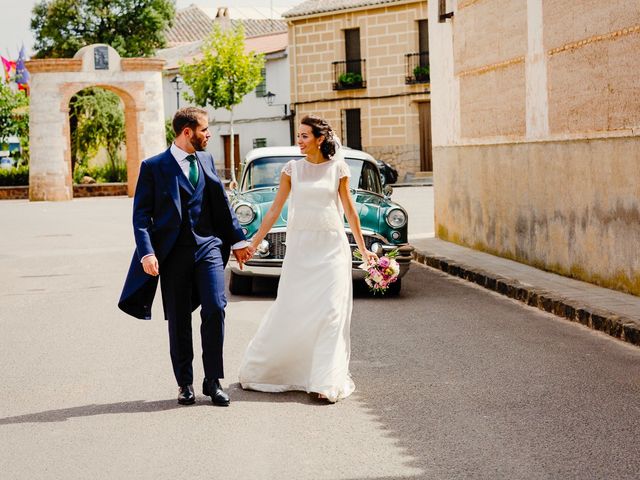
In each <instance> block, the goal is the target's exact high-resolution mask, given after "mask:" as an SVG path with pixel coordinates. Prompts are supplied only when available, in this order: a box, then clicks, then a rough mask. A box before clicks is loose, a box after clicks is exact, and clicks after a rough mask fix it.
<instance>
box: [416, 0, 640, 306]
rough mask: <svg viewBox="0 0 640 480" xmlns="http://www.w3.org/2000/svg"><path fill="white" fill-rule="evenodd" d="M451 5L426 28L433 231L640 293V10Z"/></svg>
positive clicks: (587, 5) (476, 1)
mask: <svg viewBox="0 0 640 480" xmlns="http://www.w3.org/2000/svg"><path fill="white" fill-rule="evenodd" d="M515 4H519V7H518V9H514V8H513V7H514V5H515ZM456 5H457V6H456V7H455V9H454V17H453V19H452V20H448V21H447V22H446V23H438V24H436V25H433V24H432V27H431V28H430V44H431V45H432V52H433V54H432V62H431V64H432V77H431V78H432V91H433V96H432V123H433V129H434V139H433V140H434V152H433V156H434V184H435V215H436V218H435V222H436V234H437V235H438V236H439V237H440V238H443V239H445V240H449V241H453V242H456V243H459V244H463V245H467V246H470V247H472V248H476V249H480V250H483V251H487V252H490V253H493V254H496V255H501V256H505V257H508V258H512V259H515V260H517V261H521V262H524V263H528V264H531V265H534V266H536V267H539V268H542V269H546V270H550V271H554V272H557V273H560V274H563V275H568V276H572V277H575V278H578V279H582V280H586V281H590V282H594V283H597V284H600V285H603V286H606V287H609V288H614V289H619V290H622V291H626V292H630V293H634V294H636V295H640V255H638V253H637V245H639V244H640V136H639V135H640V80H639V79H638V75H637V72H638V71H640V56H638V55H637V52H638V51H639V49H640V4H639V3H638V2H637V1H635V0H629V1H627V0H620V1H616V2H598V1H595V0H577V1H575V2H565V1H560V0H527V1H526V2H525V1H523V2H505V1H503V0H459V1H458V2H457V4H456ZM437 13H438V6H437V2H430V4H429V15H430V16H431V17H432V18H433V17H434V16H435V15H437ZM514 26H517V28H514ZM483 31H484V33H485V34H486V36H487V37H488V38H487V39H485V38H483V37H482V35H481V32H483ZM436 45H437V46H438V47H437V48H436V47H435V46H436Z"/></svg>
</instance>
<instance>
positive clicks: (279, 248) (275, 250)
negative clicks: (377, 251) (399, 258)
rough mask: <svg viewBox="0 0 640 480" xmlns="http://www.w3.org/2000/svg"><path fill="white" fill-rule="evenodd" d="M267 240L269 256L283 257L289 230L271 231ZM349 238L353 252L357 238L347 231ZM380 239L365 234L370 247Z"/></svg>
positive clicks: (366, 242) (365, 240)
mask: <svg viewBox="0 0 640 480" xmlns="http://www.w3.org/2000/svg"><path fill="white" fill-rule="evenodd" d="M266 240H267V241H268V242H269V245H270V247H269V258H275V259H280V260H281V259H283V258H284V253H285V251H286V249H287V245H286V243H287V232H270V233H267V236H266ZM347 240H348V241H349V243H350V244H351V252H352V253H353V251H354V250H355V249H356V248H357V247H356V246H355V244H356V240H355V238H354V236H353V234H352V233H347ZM376 241H379V240H377V239H376V238H375V237H372V236H370V235H365V236H364V243H365V245H366V246H367V248H368V249H370V248H371V245H373V243H374V242H376Z"/></svg>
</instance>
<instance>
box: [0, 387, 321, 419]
mask: <svg viewBox="0 0 640 480" xmlns="http://www.w3.org/2000/svg"><path fill="white" fill-rule="evenodd" d="M227 391H228V392H229V394H230V395H231V398H232V402H234V403H235V402H254V403H300V404H304V405H309V406H311V407H314V406H315V407H322V406H329V405H331V404H330V403H328V402H326V401H324V400H318V399H316V398H314V397H312V396H311V395H309V394H307V393H305V392H287V393H277V394H276V393H264V392H255V391H249V390H243V389H242V388H241V387H240V384H239V383H232V384H231V385H229V387H228V389H227ZM197 406H205V407H212V405H211V401H210V399H209V397H205V396H199V397H198V403H196V405H195V407H197ZM179 408H194V407H192V406H189V407H185V406H182V405H178V404H177V402H176V400H175V399H169V400H156V401H151V402H148V401H144V400H135V401H132V402H119V403H105V404H102V405H100V404H91V405H83V406H80V407H71V408H61V409H58V410H45V411H43V412H36V413H29V414H26V415H18V416H15V417H6V418H0V426H2V425H15V424H19V423H50V422H65V421H67V420H69V419H70V418H78V417H93V416H96V415H118V414H122V413H155V412H163V411H167V410H175V409H179Z"/></svg>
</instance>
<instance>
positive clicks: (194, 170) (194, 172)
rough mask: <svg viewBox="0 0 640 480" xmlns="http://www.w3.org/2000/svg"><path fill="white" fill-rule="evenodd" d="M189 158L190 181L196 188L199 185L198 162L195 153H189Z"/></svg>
mask: <svg viewBox="0 0 640 480" xmlns="http://www.w3.org/2000/svg"><path fill="white" fill-rule="evenodd" d="M186 158H187V160H188V161H189V181H190V182H191V185H193V188H196V185H198V164H197V163H196V156H195V155H187V157H186Z"/></svg>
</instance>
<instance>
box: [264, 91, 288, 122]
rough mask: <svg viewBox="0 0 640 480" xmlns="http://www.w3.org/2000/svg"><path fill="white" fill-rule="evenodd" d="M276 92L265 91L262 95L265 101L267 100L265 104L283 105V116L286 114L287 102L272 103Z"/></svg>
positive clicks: (271, 105) (272, 105)
mask: <svg viewBox="0 0 640 480" xmlns="http://www.w3.org/2000/svg"><path fill="white" fill-rule="evenodd" d="M275 96H276V94H275V93H272V92H267V94H266V95H265V96H264V99H265V101H266V102H267V105H269V106H270V107H284V116H285V117H286V116H287V104H286V103H276V104H275V105H274V104H273V99H274V98H275Z"/></svg>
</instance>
